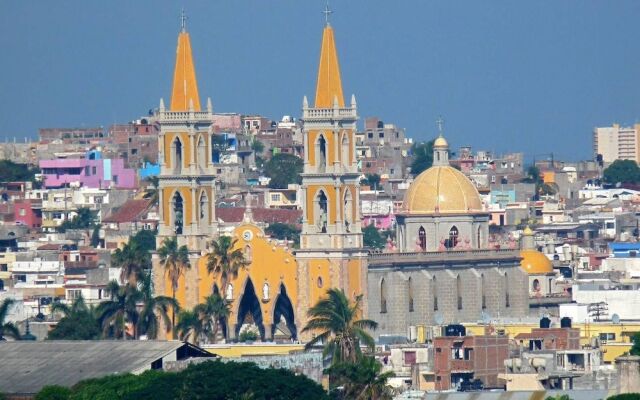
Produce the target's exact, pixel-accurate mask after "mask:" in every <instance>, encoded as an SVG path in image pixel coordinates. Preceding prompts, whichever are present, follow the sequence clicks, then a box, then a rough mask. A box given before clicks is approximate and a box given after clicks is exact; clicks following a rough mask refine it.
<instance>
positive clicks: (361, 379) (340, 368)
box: [325, 356, 395, 400]
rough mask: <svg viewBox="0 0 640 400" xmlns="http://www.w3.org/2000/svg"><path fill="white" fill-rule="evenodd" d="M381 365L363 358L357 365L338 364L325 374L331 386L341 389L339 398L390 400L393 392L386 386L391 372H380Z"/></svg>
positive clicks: (373, 360)
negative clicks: (328, 377)
mask: <svg viewBox="0 0 640 400" xmlns="http://www.w3.org/2000/svg"><path fill="white" fill-rule="evenodd" d="M381 371H382V364H380V362H378V361H377V360H376V359H375V358H374V357H371V356H364V357H362V358H361V359H360V360H359V361H358V362H357V363H355V364H354V363H338V364H334V365H332V366H331V367H329V368H327V369H326V370H325V372H326V373H327V374H329V376H330V378H331V381H332V382H331V386H332V387H333V388H335V387H341V389H342V393H341V398H344V399H355V400H391V399H393V396H394V395H395V390H394V389H393V388H391V387H390V386H389V385H388V381H389V379H390V378H392V377H394V376H395V374H394V373H393V371H387V372H381Z"/></svg>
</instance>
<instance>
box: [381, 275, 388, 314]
mask: <svg viewBox="0 0 640 400" xmlns="http://www.w3.org/2000/svg"><path fill="white" fill-rule="evenodd" d="M386 312H387V288H386V287H385V282H384V278H382V280H380V313H381V314H384V313H386Z"/></svg>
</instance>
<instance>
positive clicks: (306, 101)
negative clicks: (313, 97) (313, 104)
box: [302, 96, 309, 108]
mask: <svg viewBox="0 0 640 400" xmlns="http://www.w3.org/2000/svg"><path fill="white" fill-rule="evenodd" d="M302 108H309V100H307V96H304V97H303V98H302Z"/></svg>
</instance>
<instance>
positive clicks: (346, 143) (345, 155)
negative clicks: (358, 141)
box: [341, 132, 351, 167]
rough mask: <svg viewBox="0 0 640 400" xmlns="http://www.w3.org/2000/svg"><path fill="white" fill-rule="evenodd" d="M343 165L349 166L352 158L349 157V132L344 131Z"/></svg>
mask: <svg viewBox="0 0 640 400" xmlns="http://www.w3.org/2000/svg"><path fill="white" fill-rule="evenodd" d="M341 153H342V154H341V156H342V157H341V158H342V165H344V166H345V167H348V166H349V165H350V164H351V160H350V159H349V158H350V157H349V134H348V133H346V132H345V133H344V134H343V135H342V151H341Z"/></svg>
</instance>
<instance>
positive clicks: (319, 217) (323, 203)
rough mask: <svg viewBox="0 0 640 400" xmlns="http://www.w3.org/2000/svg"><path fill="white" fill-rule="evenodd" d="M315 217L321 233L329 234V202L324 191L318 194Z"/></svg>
mask: <svg viewBox="0 0 640 400" xmlns="http://www.w3.org/2000/svg"><path fill="white" fill-rule="evenodd" d="M315 203H316V204H315V209H316V210H315V211H316V212H315V217H316V225H317V226H318V228H319V229H320V232H322V233H326V232H327V221H328V202H327V196H326V195H325V194H324V191H322V190H321V191H320V192H318V195H317V196H316V201H315Z"/></svg>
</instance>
